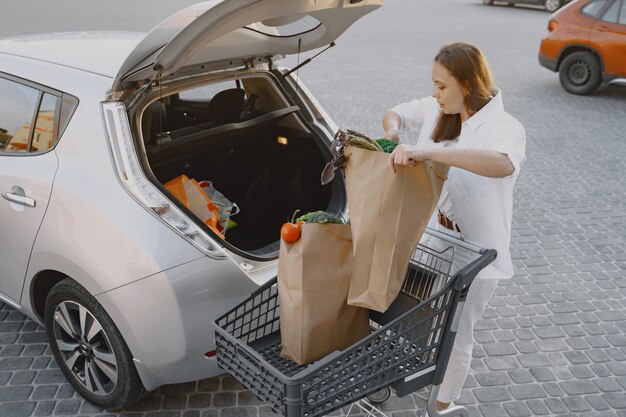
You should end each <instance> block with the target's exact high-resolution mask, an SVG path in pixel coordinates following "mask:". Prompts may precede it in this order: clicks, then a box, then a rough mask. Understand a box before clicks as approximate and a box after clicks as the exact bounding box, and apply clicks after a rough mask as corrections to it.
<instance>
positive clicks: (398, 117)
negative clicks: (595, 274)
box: [383, 42, 526, 410]
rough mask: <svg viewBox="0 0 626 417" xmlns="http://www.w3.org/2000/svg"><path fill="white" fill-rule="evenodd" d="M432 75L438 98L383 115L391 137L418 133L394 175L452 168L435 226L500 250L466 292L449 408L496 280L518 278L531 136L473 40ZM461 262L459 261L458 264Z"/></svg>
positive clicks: (449, 374)
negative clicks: (420, 166)
mask: <svg viewBox="0 0 626 417" xmlns="http://www.w3.org/2000/svg"><path fill="white" fill-rule="evenodd" d="M432 79H433V83H434V91H433V94H432V97H426V98H423V99H418V100H413V101H411V102H409V103H405V104H400V105H398V106H395V107H394V108H392V109H391V110H389V111H388V112H386V113H385V115H384V117H383V128H384V130H385V137H386V138H387V139H392V140H395V141H397V142H399V140H400V136H399V135H400V133H401V132H402V131H415V130H419V132H420V133H419V138H418V140H417V143H416V144H415V145H406V144H401V145H398V146H397V147H396V149H395V150H394V152H393V153H392V154H391V156H390V158H389V167H390V169H391V170H392V171H393V172H395V169H396V166H398V165H412V164H415V162H416V161H423V160H433V161H437V162H441V163H443V164H446V165H449V166H450V171H449V173H448V180H447V181H446V183H445V185H444V188H443V191H442V194H441V198H440V199H439V202H438V210H437V212H436V213H435V215H434V216H433V220H431V224H433V223H435V222H436V223H435V224H436V226H437V227H438V228H439V229H440V230H444V231H446V232H448V233H449V234H453V235H456V236H457V237H459V238H461V239H466V240H468V241H471V242H474V243H477V244H480V245H481V246H483V247H487V248H494V249H496V250H497V251H498V257H497V258H496V260H495V261H494V262H493V263H492V264H491V265H489V266H487V267H486V268H485V269H483V270H482V271H481V272H480V273H479V274H478V276H477V277H476V279H475V280H474V282H473V283H472V285H471V287H470V290H469V292H468V296H467V299H466V303H465V307H464V309H463V312H462V314H461V321H460V323H459V325H458V331H457V335H456V339H455V344H454V347H453V349H452V353H451V357H450V361H449V364H448V368H447V371H446V375H445V377H444V380H443V382H442V384H441V386H440V391H439V395H438V397H437V399H438V401H437V406H436V407H437V409H438V410H443V409H446V408H448V406H449V404H450V403H451V402H452V401H453V400H455V399H457V398H458V397H459V396H460V394H461V389H462V387H463V383H464V381H465V378H466V377H467V374H468V371H469V367H470V361H471V358H472V346H473V328H474V324H475V323H476V321H478V319H479V318H480V316H481V314H482V312H483V311H484V309H485V307H486V305H487V303H488V301H489V298H490V297H491V296H492V294H493V292H494V290H495V288H496V285H497V282H498V279H502V278H510V277H512V276H513V265H512V262H511V256H510V253H509V243H510V237H511V218H512V208H513V187H514V185H515V180H516V178H517V176H518V174H519V170H520V165H521V164H522V162H523V161H524V160H525V148H526V138H525V133H524V128H523V126H522V125H521V124H520V123H519V122H518V121H517V120H516V119H515V118H514V117H512V116H511V115H509V114H508V113H506V112H505V111H504V108H503V105H502V94H501V92H500V91H499V90H497V89H496V88H494V86H493V81H492V78H491V72H490V70H489V66H488V64H487V61H486V59H485V57H484V55H483V54H482V52H481V51H480V50H479V49H478V48H477V47H475V46H474V45H470V44H467V43H462V42H460V43H453V44H450V45H445V46H443V47H442V48H441V50H440V51H439V53H438V54H437V56H436V57H435V60H434V64H433V67H432ZM462 262H464V260H461V263H462ZM459 263H460V262H459V260H458V259H457V260H456V262H455V264H454V265H453V269H455V268H456V269H458V268H459V267H460V264H459ZM453 272H454V271H453Z"/></svg>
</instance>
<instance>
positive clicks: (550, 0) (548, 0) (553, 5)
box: [543, 0, 563, 13]
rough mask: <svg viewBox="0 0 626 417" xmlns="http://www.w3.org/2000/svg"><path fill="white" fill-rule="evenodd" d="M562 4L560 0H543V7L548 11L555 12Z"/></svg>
mask: <svg viewBox="0 0 626 417" xmlns="http://www.w3.org/2000/svg"><path fill="white" fill-rule="evenodd" d="M562 5H563V1H562V0H545V2H544V4H543V7H545V8H546V10H547V11H549V12H550V13H553V12H556V11H557V10H559V8H560V7H561V6H562Z"/></svg>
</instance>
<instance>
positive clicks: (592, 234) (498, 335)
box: [0, 0, 626, 417]
mask: <svg viewBox="0 0 626 417" xmlns="http://www.w3.org/2000/svg"><path fill="white" fill-rule="evenodd" d="M190 3H192V2H190V1H181V2H176V3H175V4H174V3H173V2H165V1H164V0H158V1H150V2H148V1H136V2H133V4H132V5H129V6H128V9H127V10H125V9H124V5H125V4H126V3H125V2H121V1H117V0H115V1H111V2H102V3H101V4H99V5H97V6H96V5H93V6H84V3H83V2H76V1H67V2H64V3H62V4H63V5H60V4H59V3H57V2H54V3H51V2H44V1H33V0H31V1H25V2H18V1H14V0H3V5H2V8H3V9H4V8H5V7H6V10H3V13H2V15H3V16H0V36H7V35H11V34H20V33H32V32H35V31H44V32H45V31H59V30H75V29H78V30H84V29H88V28H96V29H109V28H113V29H125V30H140V31H146V30H149V29H150V27H151V26H152V25H154V24H156V23H158V21H160V20H161V19H162V18H164V17H166V16H167V15H168V14H170V13H171V12H173V11H174V10H176V9H177V8H182V7H183V6H184V5H186V4H190ZM72 5H74V6H76V7H74V6H72ZM59 7H66V8H67V10H58V8H59ZM91 8H93V9H91ZM106 10H112V11H111V19H110V21H107V20H104V19H97V22H96V20H95V19H94V16H95V15H100V16H101V15H102V13H103V11H106ZM548 17H549V13H547V12H545V11H543V10H540V9H536V8H530V7H526V8H523V7H509V6H483V5H482V4H481V3H480V2H479V1H472V0H457V1H453V0H423V1H419V2H418V1H412V0H389V1H388V2H387V4H385V6H384V7H383V8H382V9H381V10H379V11H377V12H375V13H373V14H371V15H370V16H368V17H366V18H364V19H363V20H362V21H360V22H358V23H357V24H356V25H354V27H353V28H351V29H350V30H349V31H348V32H347V33H346V34H345V35H344V36H343V37H341V38H340V39H339V40H338V42H337V46H336V47H335V48H332V49H331V50H329V51H328V52H326V53H324V54H323V55H321V56H320V57H318V58H317V59H315V60H314V61H313V62H312V63H310V64H308V65H307V66H305V67H303V68H302V69H301V70H300V71H299V76H300V77H301V78H302V79H303V80H304V81H305V83H306V84H307V86H308V87H309V89H310V90H312V91H313V93H314V94H315V95H316V97H317V98H318V99H319V101H320V102H321V104H322V105H323V106H324V107H325V109H326V110H327V112H328V113H330V114H331V115H332V116H333V117H334V119H335V121H336V122H337V124H338V125H339V126H342V127H347V128H352V129H356V130H361V131H363V132H365V133H367V134H369V135H371V136H378V135H380V134H381V125H380V119H381V117H382V114H383V113H384V111H385V110H386V109H388V108H389V107H391V106H392V105H394V104H396V103H398V102H403V101H408V100H410V99H412V98H414V97H421V96H425V95H428V94H430V92H431V85H432V82H431V80H430V66H431V62H432V58H433V56H434V55H435V53H436V52H437V50H438V49H439V47H440V46H441V45H442V44H444V43H446V42H451V41H456V40H464V41H469V42H473V43H475V44H477V45H478V46H480V47H481V48H482V49H483V50H484V52H485V53H486V55H487V58H488V59H489V60H490V62H491V65H492V69H493V72H494V74H495V78H496V81H497V84H498V86H499V87H500V88H501V89H502V91H503V98H504V103H505V107H506V109H507V110H508V111H509V112H510V113H511V114H513V115H514V116H515V117H517V118H518V119H519V120H520V121H521V122H522V123H523V124H524V126H525V128H526V133H527V161H526V163H525V164H524V166H523V167H522V172H521V175H520V177H519V179H518V182H517V188H516V196H515V214H514V222H513V223H514V224H513V237H512V242H513V243H512V253H513V257H514V262H515V267H516V268H515V276H514V277H513V278H512V279H510V280H503V281H501V282H500V283H499V286H498V288H497V290H496V294H495V296H494V297H493V299H492V300H491V301H490V304H489V306H488V308H487V309H486V311H485V313H484V315H483V318H482V320H481V321H480V322H479V324H478V327H477V331H476V332H475V337H476V344H475V347H474V359H473V361H472V369H471V372H470V375H469V377H468V379H467V381H466V384H465V389H464V390H463V393H462V396H461V398H460V399H459V401H457V402H458V403H459V404H463V405H465V406H466V407H467V408H468V409H469V411H470V415H472V416H485V417H497V416H510V417H526V416H549V415H569V416H602V417H604V416H607V417H608V416H626V164H625V163H624V161H625V160H626V133H625V132H626V88H625V87H606V86H604V87H602V88H600V89H599V90H598V91H597V92H596V93H595V94H594V95H591V96H587V97H579V96H573V95H570V94H568V93H566V92H565V91H564V90H563V89H562V88H561V87H560V85H559V83H558V76H557V75H556V74H554V73H551V72H549V71H547V70H546V69H544V68H542V67H540V66H539V64H538V62H537V51H538V47H539V41H540V38H541V35H542V34H543V33H544V31H545V30H546V26H547V21H548ZM25 22H28V23H25ZM134 22H140V23H139V24H135V23H134ZM303 59H304V57H301V60H303ZM287 62H288V63H290V64H293V63H295V62H296V59H295V58H292V59H289V60H288V61H287ZM411 139H412V138H411V137H410V135H409V136H407V137H405V138H403V140H404V141H406V142H410V141H411ZM413 139H414V138H413ZM208 325H210V318H209V317H207V326H208ZM163 343H164V344H166V343H167V340H163ZM427 395H428V391H427V390H424V391H421V392H419V393H416V394H415V395H411V396H407V397H404V398H397V397H392V398H391V399H390V400H388V401H387V402H386V403H385V404H384V405H383V406H382V409H383V410H384V411H385V412H387V413H388V414H390V415H391V416H392V417H415V416H417V415H419V410H420V409H421V407H422V406H423V404H424V398H426V397H427ZM345 411H346V410H342V411H338V412H337V413H335V414H344V413H345ZM46 415H89V416H93V415H98V416H104V415H107V416H133V417H135V416H136V417H169V416H172V417H200V416H205V417H257V416H258V417H265V416H271V415H272V412H271V410H270V408H269V407H268V406H266V405H264V404H262V403H260V402H259V401H258V400H257V399H256V398H255V396H254V395H252V394H251V393H250V392H248V391H246V390H244V389H243V387H242V386H241V385H240V384H239V383H238V382H236V381H235V380H233V379H232V378H231V377H229V376H221V377H216V378H211V379H206V380H202V381H196V382H190V383H186V384H178V385H168V386H164V387H162V388H161V389H159V390H158V391H157V392H154V393H150V394H149V395H147V396H146V397H145V398H144V399H143V400H142V401H141V402H140V403H138V404H137V405H135V406H134V407H132V408H131V409H129V410H124V411H123V412H119V413H107V412H106V411H105V410H99V409H97V408H95V407H94V406H92V405H91V404H89V403H88V402H86V401H84V400H83V399H82V398H81V397H80V396H78V395H77V394H76V393H75V392H74V391H73V390H72V389H71V388H70V386H69V385H68V384H67V383H66V382H65V379H64V377H63V375H62V374H61V373H60V371H59V370H58V368H57V367H56V364H55V362H54V359H53V358H52V354H51V352H50V350H49V348H48V345H47V343H46V338H45V332H44V330H43V329H42V328H41V327H39V326H37V324H36V323H34V322H32V321H30V320H28V319H26V317H24V316H23V315H22V314H21V313H19V312H17V311H15V310H13V309H11V308H10V307H8V306H3V307H2V309H1V310H0V417H4V416H7V417H9V416H10V417H19V416H46Z"/></svg>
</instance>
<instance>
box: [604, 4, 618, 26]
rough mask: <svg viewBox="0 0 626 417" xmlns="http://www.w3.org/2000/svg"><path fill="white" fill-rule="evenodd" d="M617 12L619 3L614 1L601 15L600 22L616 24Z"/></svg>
mask: <svg viewBox="0 0 626 417" xmlns="http://www.w3.org/2000/svg"><path fill="white" fill-rule="evenodd" d="M618 12H619V1H614V2H613V4H611V6H609V8H608V9H606V12H604V14H603V15H602V20H604V21H605V22H610V23H617V14H618Z"/></svg>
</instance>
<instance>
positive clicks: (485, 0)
mask: <svg viewBox="0 0 626 417" xmlns="http://www.w3.org/2000/svg"><path fill="white" fill-rule="evenodd" d="M483 4H484V5H487V6H491V5H493V0H483Z"/></svg>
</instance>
